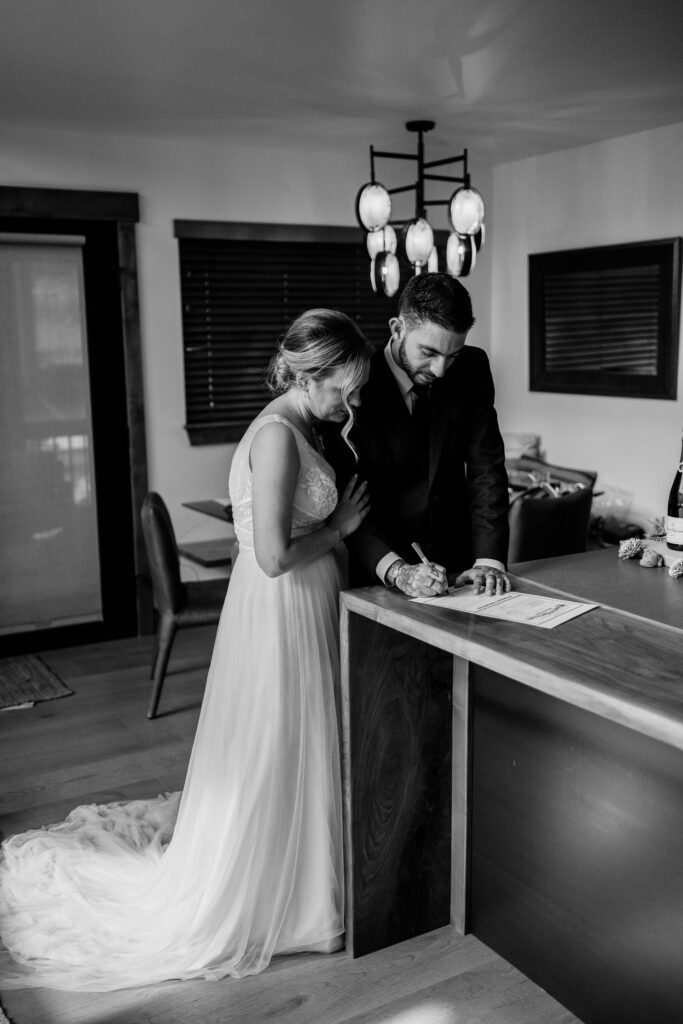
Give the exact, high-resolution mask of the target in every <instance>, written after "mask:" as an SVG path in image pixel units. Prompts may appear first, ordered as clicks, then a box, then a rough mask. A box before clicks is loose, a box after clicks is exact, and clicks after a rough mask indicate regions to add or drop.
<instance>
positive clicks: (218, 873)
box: [0, 550, 343, 991]
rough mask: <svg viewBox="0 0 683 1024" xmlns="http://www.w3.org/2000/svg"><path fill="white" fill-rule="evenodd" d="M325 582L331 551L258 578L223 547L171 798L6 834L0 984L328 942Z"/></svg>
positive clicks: (254, 963)
mask: <svg viewBox="0 0 683 1024" xmlns="http://www.w3.org/2000/svg"><path fill="white" fill-rule="evenodd" d="M341 585H342V579H341V574H340V571H339V567H338V564H337V562H336V559H335V557H334V555H332V554H328V555H325V556H323V557H322V558H320V559H317V560H316V561H314V562H311V563H309V564H308V565H305V566H303V567H302V568H300V569H298V570H295V571H293V572H290V573H286V574H285V575H283V576H280V577H278V578H276V579H269V578H268V577H267V576H266V575H265V574H264V573H263V572H262V571H261V570H260V569H259V567H258V565H257V563H256V560H255V557H254V553H253V552H252V551H248V550H243V551H241V552H240V554H239V556H238V558H237V560H236V563H235V567H234V570H233V574H232V578H231V581H230V586H229V588H228V593H227V597H226V602H225V606H224V609H223V613H222V616H221V621H220V624H219V627H218V633H217V638H216V644H215V648H214V653H213V658H212V662H211V667H210V670H209V675H208V681H207V686H206V693H205V697H204V702H203V705H202V710H201V714H200V719H199V724H198V727H197V734H196V737H195V742H194V747H193V750H192V756H191V759H190V764H189V768H188V774H187V779H186V783H185V787H184V789H183V793H182V796H181V794H179V793H175V794H165V795H161V796H158V797H157V798H155V799H150V800H136V801H133V802H130V803H115V804H107V805H103V806H95V805H91V806H83V807H78V808H76V809H75V810H74V811H72V813H71V814H70V815H69V817H68V818H67V819H66V820H65V821H64V822H61V823H59V824H57V825H51V826H49V827H47V828H43V829H40V830H35V831H31V832H27V833H25V834H23V835H18V836H14V837H12V838H10V839H9V840H7V842H6V843H5V844H4V847H3V850H4V857H3V860H2V864H1V865H0V932H1V934H2V939H3V943H4V945H5V947H6V950H3V952H2V956H1V958H0V988H2V987H5V988H10V987H27V986H31V985H43V986H48V987H53V988H63V989H72V990H83V991H85V990H90V991H106V990H110V989H115V988H124V987H129V986H137V985H145V984H150V983H153V982H159V981H163V980H166V979H178V978H197V977H201V978H220V977H223V976H226V975H233V976H241V975H246V974H255V973H257V972H258V971H261V970H263V968H264V967H266V966H267V965H268V962H269V961H270V958H271V957H272V956H273V955H275V954H281V953H291V952H296V951H303V950H319V951H330V950H332V949H334V948H338V947H339V946H340V944H341V940H340V936H341V935H342V932H343V864H342V818H341V786H340V756H339V739H338V737H339V730H338V715H337V710H336V709H337V707H338V692H337V691H338V675H339V668H338V665H339V652H338V594H339V590H340V588H341ZM7 950H9V951H10V952H11V956H10V955H9V954H8V952H7Z"/></svg>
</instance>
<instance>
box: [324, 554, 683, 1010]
mask: <svg viewBox="0 0 683 1024" xmlns="http://www.w3.org/2000/svg"><path fill="white" fill-rule="evenodd" d="M512 572H513V575H514V584H515V587H516V588H517V589H519V590H522V591H525V592H529V593H539V594H543V595H547V594H551V593H561V594H563V595H564V596H573V597H575V598H576V599H577V600H587V601H591V602H598V603H599V605H600V607H598V608H595V609H593V610H592V611H589V612H587V613H585V614H584V615H581V616H579V617H577V618H575V619H573V620H571V621H569V622H566V623H564V624H562V625H560V626H558V627H557V628H555V629H552V630H546V629H540V628H537V627H533V626H530V625H521V624H518V623H512V622H503V621H500V620H495V619H488V618H484V617H481V616H475V615H471V614H465V613H456V612H453V611H451V610H448V609H444V608H439V606H438V602H437V603H431V604H415V603H413V602H409V601H408V600H406V599H405V598H404V597H403V596H402V595H399V594H396V593H393V592H388V591H386V590H384V589H382V588H379V587H373V588H367V589H364V590H355V591H347V592H345V593H344V594H343V595H342V602H341V603H342V719H343V740H344V799H345V815H346V838H347V901H348V915H347V945H348V948H349V949H350V951H351V952H352V955H354V956H359V955H362V954H363V953H366V952H370V951H372V950H374V949H379V948H382V947H384V946H387V945H391V944H393V943H395V942H399V941H402V940H403V939H406V938H409V937H411V936H413V935H416V934H420V933H422V932H425V931H429V930H431V929H433V928H437V927H441V926H443V925H444V924H447V923H448V922H449V921H450V922H451V923H452V924H453V926H454V927H455V928H457V929H458V930H460V931H463V932H464V931H469V930H471V931H472V932H473V933H474V934H475V935H476V936H477V937H478V938H480V939H481V940H482V941H484V942H486V943H487V944H488V945H489V946H491V947H492V948H493V949H494V950H496V952H498V953H500V954H502V955H503V956H505V957H506V958H507V959H508V960H509V961H510V962H511V963H513V964H514V965H515V966H516V967H518V968H520V969H521V970H522V971H524V972H525V973H526V974H527V975H528V976H529V977H530V978H531V979H532V980H533V981H535V982H536V983H537V984H539V985H541V986H542V987H543V988H545V989H547V990H548V991H549V992H550V993H551V994H552V995H553V996H555V998H557V999H559V1000H560V1002H562V1003H564V1005H566V1006H567V1007H568V1008H569V1009H570V1010H572V1012H574V1013H575V1014H577V1015H578V1016H579V1017H580V1018H581V1019H582V1020H584V1021H586V1022H587V1024H593V1022H595V1024H611V1022H612V1021H615V1022H616V1021H619V1022H620V1024H624V1022H633V1024H648V1022H650V1021H652V1022H653V1024H654V1022H657V1024H668V1022H669V1021H671V1022H672V1024H673V1021H674V1020H675V1021H677V1022H678V1021H679V1020H680V1019H681V1008H682V1007H683V628H682V627H683V580H680V581H674V580H671V579H670V578H669V576H668V573H667V571H666V570H664V569H643V568H641V567H640V566H639V565H638V562H637V561H630V562H623V561H621V560H619V559H618V557H617V553H616V550H615V549H605V550H602V551H594V552H588V553H586V554H583V555H570V556H565V557H564V558H555V559H544V560H543V561H539V562H531V563H525V564H522V565H520V566H516V567H513V570H512Z"/></svg>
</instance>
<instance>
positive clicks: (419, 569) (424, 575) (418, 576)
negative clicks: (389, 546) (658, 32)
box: [410, 541, 448, 597]
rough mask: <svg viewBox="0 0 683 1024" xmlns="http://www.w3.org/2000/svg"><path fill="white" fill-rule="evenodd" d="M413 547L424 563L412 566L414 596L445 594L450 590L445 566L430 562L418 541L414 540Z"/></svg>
mask: <svg viewBox="0 0 683 1024" xmlns="http://www.w3.org/2000/svg"><path fill="white" fill-rule="evenodd" d="M411 547H412V548H413V550H414V551H415V553H416V554H417V556H418V558H419V559H420V562H421V563H422V564H421V565H418V566H410V568H411V570H412V571H413V580H412V583H413V586H414V588H415V594H414V595H413V596H415V597H438V596H439V595H440V594H445V592H446V591H447V590H448V580H447V578H446V570H445V569H444V567H443V566H442V565H438V564H437V563H436V562H430V560H429V559H428V558H427V556H426V555H425V553H424V551H423V550H422V548H421V547H420V545H419V544H418V543H417V541H413V543H412V545H411Z"/></svg>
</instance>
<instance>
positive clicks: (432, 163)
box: [425, 149, 467, 173]
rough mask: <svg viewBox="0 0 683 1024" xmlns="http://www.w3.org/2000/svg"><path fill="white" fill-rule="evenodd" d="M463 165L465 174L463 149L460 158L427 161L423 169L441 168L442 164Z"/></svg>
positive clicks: (448, 157) (465, 156) (464, 152)
mask: <svg viewBox="0 0 683 1024" xmlns="http://www.w3.org/2000/svg"><path fill="white" fill-rule="evenodd" d="M460 162H461V163H464V165H465V173H467V150H466V149H463V151H462V153H461V154H460V156H447V157H446V159H445V160H429V161H428V163H426V164H425V167H443V165H444V164H454V163H460Z"/></svg>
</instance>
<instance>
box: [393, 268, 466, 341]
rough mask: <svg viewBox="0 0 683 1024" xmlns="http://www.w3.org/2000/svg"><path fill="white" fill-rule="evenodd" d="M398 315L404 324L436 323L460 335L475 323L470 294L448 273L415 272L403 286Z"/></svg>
mask: <svg viewBox="0 0 683 1024" xmlns="http://www.w3.org/2000/svg"><path fill="white" fill-rule="evenodd" d="M398 315H399V316H402V317H403V319H404V320H405V321H406V323H407V324H411V325H412V326H415V325H416V324H418V323H425V322H429V323H435V324H439V325H440V326H441V327H445V328H446V329H447V330H449V331H455V332H456V333H457V334H463V333H464V332H465V331H469V329H470V327H472V325H473V323H474V314H473V312H472V299H471V298H470V293H469V292H468V291H467V289H466V288H465V287H464V285H462V284H460V281H458V280H456V278H454V277H451V276H450V274H418V275H416V276H415V277H412V278H411V279H410V281H409V282H408V284H407V285H406V286H405V288H404V289H403V292H402V294H401V299H400V302H399V304H398Z"/></svg>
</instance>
